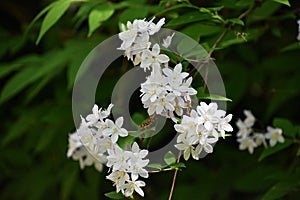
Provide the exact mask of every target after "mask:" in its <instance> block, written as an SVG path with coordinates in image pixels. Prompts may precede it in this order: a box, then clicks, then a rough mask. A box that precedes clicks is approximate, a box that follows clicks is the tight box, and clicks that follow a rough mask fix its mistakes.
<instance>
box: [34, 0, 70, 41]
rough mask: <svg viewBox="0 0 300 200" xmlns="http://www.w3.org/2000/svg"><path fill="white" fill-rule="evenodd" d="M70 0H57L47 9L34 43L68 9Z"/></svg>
mask: <svg viewBox="0 0 300 200" xmlns="http://www.w3.org/2000/svg"><path fill="white" fill-rule="evenodd" d="M70 4H71V1H69V0H67V1H57V3H56V4H55V5H54V6H53V7H52V8H51V10H49V12H48V13H47V15H46V17H45V19H44V20H43V22H42V27H41V30H40V33H39V36H38V38H37V40H36V44H38V43H39V42H40V40H41V39H42V37H43V35H44V34H45V33H46V32H47V31H48V30H49V29H50V28H51V27H52V26H53V25H54V24H55V23H56V22H57V21H58V20H59V19H60V18H61V17H62V16H63V14H64V13H65V12H66V11H67V10H68V8H69V6H70Z"/></svg>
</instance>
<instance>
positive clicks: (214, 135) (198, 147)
mask: <svg viewBox="0 0 300 200" xmlns="http://www.w3.org/2000/svg"><path fill="white" fill-rule="evenodd" d="M200 105H201V106H198V107H197V109H198V110H199V112H197V111H195V110H193V109H192V110H191V112H190V116H187V115H183V116H182V120H181V123H180V124H175V125H174V128H175V130H176V131H177V132H178V133H180V134H179V135H178V137H177V143H178V144H176V145H175V147H176V148H177V149H179V150H181V151H184V152H183V156H184V159H185V160H187V159H189V157H190V155H192V157H193V158H194V159H196V160H198V159H199V155H200V153H201V152H202V151H203V150H204V151H205V152H206V153H212V152H213V144H215V143H216V142H217V141H218V139H219V136H218V132H217V131H216V129H215V127H217V128H218V130H219V131H221V132H222V134H223V132H224V134H225V131H232V127H231V126H230V124H229V123H228V122H229V121H230V120H231V117H232V116H231V114H229V115H228V116H226V117H224V116H225V111H223V110H217V108H213V109H211V108H210V107H209V106H211V105H213V106H215V105H214V104H210V105H207V104H201V103H200ZM210 109H211V110H212V111H213V112H211V111H210ZM221 111H222V112H221ZM208 114H210V115H211V116H207V115H208ZM205 117H206V118H205ZM211 118H216V119H214V120H211V121H209V119H211ZM207 122H210V123H211V126H212V128H211V129H207V127H205V123H207Z"/></svg>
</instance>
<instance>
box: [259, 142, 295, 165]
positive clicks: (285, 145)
mask: <svg viewBox="0 0 300 200" xmlns="http://www.w3.org/2000/svg"><path fill="white" fill-rule="evenodd" d="M292 144H293V141H292V140H289V139H285V142H284V143H278V144H276V145H275V146H274V147H269V148H267V149H265V150H264V151H263V152H262V154H261V155H260V157H259V158H258V161H262V160H263V159H264V158H266V157H268V156H270V155H272V154H274V153H277V152H279V151H281V150H283V149H286V148H288V147H289V146H291V145H292Z"/></svg>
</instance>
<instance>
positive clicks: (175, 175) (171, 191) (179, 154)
mask: <svg viewBox="0 0 300 200" xmlns="http://www.w3.org/2000/svg"><path fill="white" fill-rule="evenodd" d="M180 156H181V151H179V153H178V157H177V161H176V163H179V161H180ZM177 173H178V168H176V169H175V172H174V175H173V181H172V186H171V190H170V195H169V200H171V199H172V196H173V192H174V188H175V182H176V178H177Z"/></svg>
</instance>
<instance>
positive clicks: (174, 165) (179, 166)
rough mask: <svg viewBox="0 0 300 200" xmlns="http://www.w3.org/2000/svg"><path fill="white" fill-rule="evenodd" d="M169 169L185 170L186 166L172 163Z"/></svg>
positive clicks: (180, 163)
mask: <svg viewBox="0 0 300 200" xmlns="http://www.w3.org/2000/svg"><path fill="white" fill-rule="evenodd" d="M170 167H171V168H173V169H178V168H185V167H186V166H185V164H184V163H182V162H179V163H173V164H171V166H170Z"/></svg>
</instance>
